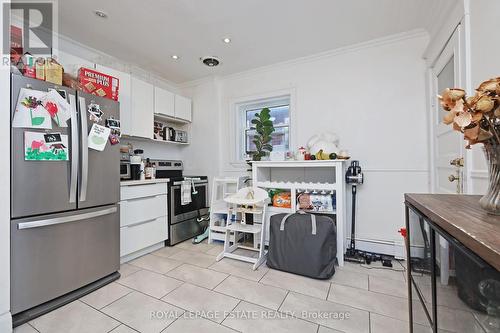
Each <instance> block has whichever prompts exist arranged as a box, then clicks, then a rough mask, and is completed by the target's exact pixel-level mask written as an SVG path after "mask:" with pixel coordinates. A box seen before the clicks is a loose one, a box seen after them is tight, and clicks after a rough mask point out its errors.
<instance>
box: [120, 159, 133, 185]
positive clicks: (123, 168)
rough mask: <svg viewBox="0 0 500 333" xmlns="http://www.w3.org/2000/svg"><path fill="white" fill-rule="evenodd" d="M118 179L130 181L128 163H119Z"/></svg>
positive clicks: (130, 175) (130, 174)
mask: <svg viewBox="0 0 500 333" xmlns="http://www.w3.org/2000/svg"><path fill="white" fill-rule="evenodd" d="M120 179H122V180H128V179H132V173H131V172H130V162H129V161H121V162H120Z"/></svg>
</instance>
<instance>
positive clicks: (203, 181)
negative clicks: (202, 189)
mask: <svg viewBox="0 0 500 333" xmlns="http://www.w3.org/2000/svg"><path fill="white" fill-rule="evenodd" d="M185 181H188V182H191V180H188V179H186V180H185ZM181 184H182V181H177V182H174V183H173V185H181ZM194 184H195V185H203V184H208V180H195V181H194ZM178 187H180V186H178ZM178 187H176V188H178Z"/></svg>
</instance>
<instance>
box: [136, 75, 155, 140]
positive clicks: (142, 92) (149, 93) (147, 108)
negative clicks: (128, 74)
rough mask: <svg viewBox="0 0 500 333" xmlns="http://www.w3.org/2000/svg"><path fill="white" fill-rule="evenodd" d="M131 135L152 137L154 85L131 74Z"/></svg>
mask: <svg viewBox="0 0 500 333" xmlns="http://www.w3.org/2000/svg"><path fill="white" fill-rule="evenodd" d="M131 86H132V117H131V120H132V122H131V125H132V126H131V133H130V135H132V136H138V137H142V138H148V139H152V138H153V122H154V86H153V85H152V84H150V83H147V82H144V81H142V80H140V79H138V78H136V77H134V76H132V85H131Z"/></svg>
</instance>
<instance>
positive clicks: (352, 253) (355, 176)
mask: <svg viewBox="0 0 500 333" xmlns="http://www.w3.org/2000/svg"><path fill="white" fill-rule="evenodd" d="M345 181H346V183H347V184H349V185H351V188H352V219H351V243H350V246H349V248H348V249H347V251H346V254H345V258H344V259H345V260H346V261H351V262H356V263H360V264H361V263H365V261H366V260H365V258H364V257H363V255H362V253H360V251H358V250H356V194H357V186H358V185H361V184H363V172H361V167H360V166H359V161H352V162H351V166H350V167H349V168H347V172H346V175H345Z"/></svg>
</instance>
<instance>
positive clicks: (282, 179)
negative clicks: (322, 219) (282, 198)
mask: <svg viewBox="0 0 500 333" xmlns="http://www.w3.org/2000/svg"><path fill="white" fill-rule="evenodd" d="M346 162H347V161H346V160H325V161H322V160H314V161H258V162H252V179H253V186H255V187H260V188H263V189H283V190H289V191H290V192H291V197H292V207H291V208H278V207H269V210H268V212H269V214H268V216H271V215H274V214H278V213H290V212H295V211H297V191H300V190H302V191H305V190H309V191H314V190H316V191H323V190H324V191H332V192H335V196H336V202H337V205H336V209H335V210H334V211H332V212H321V213H322V214H331V215H335V220H336V225H337V260H338V264H339V266H343V265H344V253H345V244H344V243H345V239H346V236H345V232H346V200H345V193H346V185H345V163H346ZM267 227H268V228H269V223H267ZM266 233H267V236H266V241H267V240H268V239H269V238H268V233H269V230H267V231H266Z"/></svg>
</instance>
